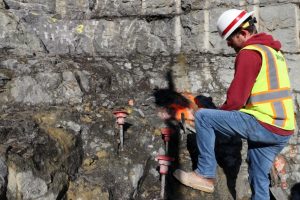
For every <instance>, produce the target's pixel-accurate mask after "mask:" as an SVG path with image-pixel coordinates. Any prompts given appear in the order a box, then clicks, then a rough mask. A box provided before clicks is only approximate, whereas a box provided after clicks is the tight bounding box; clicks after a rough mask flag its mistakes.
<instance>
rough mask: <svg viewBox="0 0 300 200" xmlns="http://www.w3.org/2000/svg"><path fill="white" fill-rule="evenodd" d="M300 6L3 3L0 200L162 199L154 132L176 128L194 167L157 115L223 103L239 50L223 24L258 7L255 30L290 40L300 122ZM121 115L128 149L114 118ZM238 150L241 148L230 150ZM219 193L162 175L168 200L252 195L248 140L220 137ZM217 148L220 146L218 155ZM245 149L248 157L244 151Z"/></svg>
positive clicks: (295, 154) (296, 177) (293, 152)
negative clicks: (183, 102) (169, 107)
mask: <svg viewBox="0 0 300 200" xmlns="http://www.w3.org/2000/svg"><path fill="white" fill-rule="evenodd" d="M299 5H300V1H299V0H290V1H287V0H277V1H274V0H240V1H238V0H230V1H222V0H212V1H208V0H151V1H146V0H111V1H107V0H78V1H73V0H51V1H50V0H0V93H1V95H0V139H1V144H0V152H1V155H0V156H1V157H0V198H1V199H8V200H11V199H49V200H52V199H69V200H71V199H78V200H79V199H84V200H85V199H86V200H88V199H99V200H105V199H110V200H111V199H122V200H124V199H147V200H148V199H149V200H150V199H159V196H160V177H159V173H158V171H157V166H158V163H157V162H156V161H155V159H154V158H155V157H156V155H157V154H158V153H163V151H164V150H163V147H164V143H163V141H162V140H161V136H160V131H159V129H160V128H161V127H164V126H167V125H168V126H170V127H173V128H174V130H176V134H175V135H174V136H172V140H171V143H170V145H171V147H170V154H171V156H172V157H174V158H175V159H176V160H175V162H174V163H173V164H172V166H171V167H170V171H172V170H174V169H175V168H176V167H180V168H183V169H186V170H192V167H193V165H194V164H195V162H194V159H193V158H194V156H195V154H197V152H196V151H195V146H194V145H195V144H194V137H195V136H194V134H191V133H189V134H184V135H181V134H180V132H182V131H180V128H179V125H178V123H177V122H175V121H163V120H162V119H161V118H160V117H159V114H160V111H161V108H162V107H163V106H164V105H165V104H166V103H169V102H172V101H173V100H174V99H172V98H173V97H178V95H179V93H177V92H181V91H186V92H191V93H192V94H194V95H203V96H209V97H212V99H213V102H214V103H215V104H216V105H220V104H221V103H222V102H223V101H224V99H225V95H226V89H227V88H228V86H229V84H230V81H231V79H232V77H233V62H234V57H235V54H234V52H233V51H232V50H231V49H229V48H228V47H227V45H226V43H225V42H224V41H222V40H221V39H220V37H219V36H218V33H217V30H216V20H217V18H218V17H219V15H220V14H221V13H222V12H223V11H225V10H227V9H229V8H241V9H247V10H249V11H250V10H254V11H255V14H254V15H255V16H256V17H257V20H258V29H259V31H264V32H268V33H271V34H272V35H273V36H274V37H275V38H277V39H279V40H280V41H281V42H282V45H283V48H282V50H283V52H284V54H285V56H286V59H287V62H288V66H289V72H290V78H291V82H292V86H293V99H294V102H295V113H296V117H297V123H298V124H299V122H300V117H299V111H300V79H299V78H298V79H297V77H298V76H299V75H297V74H299V73H300V70H299V66H298V63H299V62H300V57H299V53H300V41H299V23H300V22H299V19H300V14H299ZM119 108H123V109H126V111H127V112H129V113H130V114H129V116H128V117H127V119H126V124H125V125H126V126H125V128H124V130H125V141H124V145H125V146H124V151H120V149H119V147H118V134H119V129H118V127H117V126H116V124H115V118H114V116H113V114H112V111H113V110H115V109H119ZM299 134H300V133H299V131H298V129H297V130H296V132H295V134H294V136H293V137H292V139H291V140H290V142H289V145H288V146H287V147H286V148H285V149H284V150H283V151H282V155H283V156H284V158H285V160H286V162H287V165H286V166H285V170H286V172H285V174H283V175H282V176H284V177H282V178H283V179H284V178H285V179H287V183H288V187H287V188H286V189H284V190H283V192H284V193H286V194H289V193H290V189H291V188H292V187H293V186H294V184H295V183H299V182H300V172H299V167H300V148H299V143H300V137H299ZM233 144H236V148H232V146H233ZM217 145H218V148H216V153H217V154H218V161H219V166H220V167H219V169H218V183H217V187H216V192H215V193H213V194H212V195H208V194H204V193H201V192H197V191H194V190H191V189H189V188H186V187H184V186H182V185H181V184H179V183H178V182H177V181H176V180H175V179H174V178H173V177H172V176H171V175H168V176H167V182H166V183H167V186H166V196H167V197H168V198H169V199H172V200H173V199H174V200H175V199H178V200H184V199H188V200H193V199H199V198H202V199H234V198H235V197H236V198H237V199H247V198H249V196H250V195H251V192H250V189H249V186H248V185H247V164H246V163H245V161H244V160H245V156H246V151H247V144H246V142H245V141H241V140H238V139H235V140H226V139H220V140H219V141H218V144H217ZM218 149H221V150H218ZM240 151H241V152H242V153H241V154H240V153H239V152H240Z"/></svg>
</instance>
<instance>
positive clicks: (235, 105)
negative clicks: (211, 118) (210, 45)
mask: <svg viewBox="0 0 300 200" xmlns="http://www.w3.org/2000/svg"><path fill="white" fill-rule="evenodd" d="M251 44H262V45H266V46H269V47H272V48H273V49H275V50H280V48H281V43H280V42H279V41H277V40H274V39H273V37H272V36H271V35H268V34H266V33H259V34H255V35H254V36H252V37H251V38H250V39H249V40H247V41H246V42H245V44H244V46H247V45H251ZM261 64H262V58H261V55H260V53H258V52H257V51H254V50H241V51H239V52H238V54H237V56H236V59H235V73H234V78H233V80H232V82H231V84H230V87H229V89H228V91H227V98H226V101H225V103H224V104H223V105H222V106H221V107H220V109H221V110H228V111H230V110H239V109H241V108H242V107H244V106H245V104H246V102H247V100H248V98H249V96H250V94H251V90H252V87H253V85H254V83H255V80H256V77H257V75H258V73H259V71H260V69H261ZM259 122H260V124H261V125H262V126H264V127H265V128H266V129H268V130H269V131H271V132H273V133H275V134H278V135H291V134H293V133H294V131H289V130H288V131H287V130H284V129H281V128H278V127H275V126H272V125H270V124H266V123H263V122H261V121H259Z"/></svg>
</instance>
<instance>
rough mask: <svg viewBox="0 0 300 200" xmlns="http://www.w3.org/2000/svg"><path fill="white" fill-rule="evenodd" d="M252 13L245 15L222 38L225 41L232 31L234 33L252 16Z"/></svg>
mask: <svg viewBox="0 0 300 200" xmlns="http://www.w3.org/2000/svg"><path fill="white" fill-rule="evenodd" d="M253 13H254V11H251V12H248V13H247V14H245V15H244V16H243V17H242V18H241V19H240V20H239V21H238V22H237V23H236V24H235V25H234V26H233V27H232V28H231V29H230V30H229V31H228V32H227V33H226V34H225V35H224V36H223V37H222V38H223V39H224V40H226V39H227V38H228V37H229V36H230V35H231V33H233V31H235V30H236V29H237V28H238V27H239V26H240V25H241V24H242V23H243V22H244V21H245V20H246V19H247V18H248V17H250V16H252V15H253Z"/></svg>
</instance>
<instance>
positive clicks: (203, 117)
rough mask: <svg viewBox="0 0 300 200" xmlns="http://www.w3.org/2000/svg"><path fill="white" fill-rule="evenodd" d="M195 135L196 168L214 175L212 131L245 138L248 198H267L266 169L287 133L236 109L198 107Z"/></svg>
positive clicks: (211, 176)
mask: <svg viewBox="0 0 300 200" xmlns="http://www.w3.org/2000/svg"><path fill="white" fill-rule="evenodd" d="M195 126H196V132H197V133H196V139H197V146H198V149H199V152H200V153H199V156H198V163H197V169H196V172H197V173H198V174H200V175H202V176H204V177H206V178H215V175H216V167H217V162H216V158H215V151H214V147H215V139H216V134H222V135H224V136H227V137H232V136H239V137H241V138H244V139H247V141H248V155H247V160H248V164H249V182H250V186H251V190H252V198H251V199H252V200H262V199H270V195H269V178H268V173H269V172H270V169H271V167H272V164H273V161H274V159H275V156H276V155H277V154H278V153H280V151H281V150H282V149H283V147H284V146H285V144H286V143H287V142H288V140H289V138H290V136H280V135H277V134H274V133H272V132H270V131H268V130H267V129H265V128H264V127H263V126H261V125H260V124H259V122H258V121H257V120H256V119H255V118H254V117H253V116H251V115H248V114H246V113H243V112H240V111H224V110H214V109H200V110H198V111H197V112H196V113H195Z"/></svg>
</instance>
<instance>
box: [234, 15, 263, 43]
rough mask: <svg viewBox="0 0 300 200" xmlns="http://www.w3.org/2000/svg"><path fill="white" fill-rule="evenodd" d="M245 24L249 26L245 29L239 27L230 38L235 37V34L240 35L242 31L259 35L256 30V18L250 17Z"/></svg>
mask: <svg viewBox="0 0 300 200" xmlns="http://www.w3.org/2000/svg"><path fill="white" fill-rule="evenodd" d="M245 22H249V24H250V25H249V26H248V27H246V28H243V27H239V28H237V29H235V30H234V31H233V32H232V33H231V34H230V36H229V37H228V38H230V37H231V36H233V35H235V34H238V33H240V32H241V31H242V30H247V31H248V32H249V33H250V34H251V35H253V34H256V33H257V29H256V26H255V23H256V22H257V21H256V18H255V17H251V16H250V17H248V18H247V19H246V20H245V21H244V23H245Z"/></svg>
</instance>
